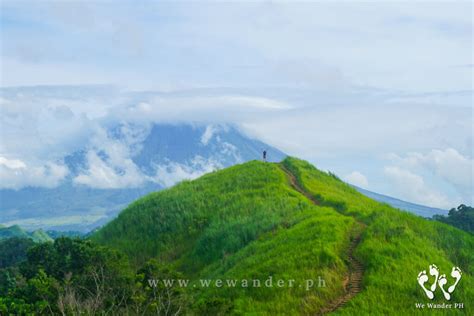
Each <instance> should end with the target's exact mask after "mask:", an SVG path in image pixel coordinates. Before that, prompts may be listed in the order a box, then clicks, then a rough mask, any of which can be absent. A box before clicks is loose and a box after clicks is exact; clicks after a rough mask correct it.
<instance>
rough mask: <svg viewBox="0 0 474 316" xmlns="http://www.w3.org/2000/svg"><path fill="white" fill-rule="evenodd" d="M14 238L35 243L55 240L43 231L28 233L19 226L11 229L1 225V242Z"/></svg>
mask: <svg viewBox="0 0 474 316" xmlns="http://www.w3.org/2000/svg"><path fill="white" fill-rule="evenodd" d="M13 237H18V238H29V239H32V240H33V241H34V242H39V243H41V242H47V241H53V239H52V238H51V237H50V236H49V235H48V234H47V233H45V232H44V231H43V230H41V229H38V230H35V231H33V232H27V231H26V230H24V229H23V228H21V227H20V226H18V225H13V226H9V227H5V226H1V225H0V240H3V239H8V238H13Z"/></svg>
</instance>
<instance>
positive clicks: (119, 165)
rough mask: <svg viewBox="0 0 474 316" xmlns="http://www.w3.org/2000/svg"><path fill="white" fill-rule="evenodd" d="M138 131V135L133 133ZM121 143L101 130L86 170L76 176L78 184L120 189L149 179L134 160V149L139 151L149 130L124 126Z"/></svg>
mask: <svg viewBox="0 0 474 316" xmlns="http://www.w3.org/2000/svg"><path fill="white" fill-rule="evenodd" d="M134 131H135V132H134ZM120 132H121V133H122V134H123V135H124V137H123V138H121V139H120V140H116V139H111V138H109V136H108V135H107V131H106V130H105V129H104V128H101V127H98V128H96V130H95V136H94V138H93V139H92V140H91V143H90V145H89V146H90V149H89V151H88V152H87V156H86V160H87V168H86V170H83V171H82V172H81V173H80V174H79V175H77V176H76V177H75V178H74V179H73V181H74V183H76V184H83V185H87V186H89V187H92V188H99V189H118V188H129V187H139V186H141V185H142V184H143V183H144V182H145V180H146V178H145V175H143V174H142V172H141V171H140V169H139V168H138V167H137V166H136V165H135V163H134V162H133V161H132V159H131V156H132V155H133V154H134V153H133V150H137V151H138V150H139V148H140V141H142V140H143V139H144V137H145V136H146V135H147V133H148V129H147V128H143V127H142V128H136V129H133V128H131V127H130V126H127V125H122V126H121V128H120Z"/></svg>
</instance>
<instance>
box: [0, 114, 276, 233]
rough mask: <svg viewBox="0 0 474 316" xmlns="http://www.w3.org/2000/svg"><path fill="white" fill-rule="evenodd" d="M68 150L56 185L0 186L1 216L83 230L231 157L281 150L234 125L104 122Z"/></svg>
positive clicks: (242, 159)
mask: <svg viewBox="0 0 474 316" xmlns="http://www.w3.org/2000/svg"><path fill="white" fill-rule="evenodd" d="M104 125H105V127H104V129H102V130H101V131H100V132H99V133H96V134H95V135H94V136H93V137H92V138H91V139H90V140H89V142H88V143H87V145H86V146H84V148H82V149H80V150H77V151H75V152H73V153H70V154H68V155H66V156H65V157H64V159H63V163H62V162H58V164H60V165H61V166H62V167H63V168H67V176H65V177H64V179H62V180H61V182H60V184H59V185H58V186H56V187H53V188H48V187H31V186H30V187H24V188H20V189H18V190H15V189H2V190H0V199H1V205H0V207H1V209H0V222H1V223H6V224H19V225H21V226H23V227H26V228H28V229H36V228H39V227H41V228H48V229H60V230H69V229H70V230H81V231H87V230H90V229H93V228H95V227H97V226H99V225H102V224H104V223H105V222H107V221H108V220H110V219H111V218H113V217H114V216H115V215H116V214H117V213H118V212H119V211H120V210H121V209H122V208H124V207H125V206H126V205H128V204H129V203H130V202H131V201H133V200H135V199H137V198H139V197H141V196H143V195H144V194H147V193H149V192H151V191H156V190H160V189H163V188H166V187H169V186H171V185H173V184H175V183H176V182H179V181H182V180H184V179H194V178H197V177H199V176H201V175H202V174H204V173H208V172H212V171H214V170H218V169H222V168H225V167H228V166H231V165H234V164H236V163H241V162H245V161H249V160H253V159H260V157H261V154H262V151H263V150H266V151H267V153H268V159H269V160H270V161H280V160H281V159H283V158H284V157H285V154H284V153H283V152H281V151H279V150H277V149H275V148H273V147H271V146H269V145H267V144H265V143H263V142H261V141H258V140H255V139H252V138H250V137H248V136H246V135H244V134H243V133H242V132H241V131H240V130H239V129H238V128H236V127H235V126H231V125H223V124H220V125H212V124H207V125H204V124H143V125H142V124H136V123H129V122H121V123H106V124H104Z"/></svg>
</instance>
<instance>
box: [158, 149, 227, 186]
mask: <svg viewBox="0 0 474 316" xmlns="http://www.w3.org/2000/svg"><path fill="white" fill-rule="evenodd" d="M154 167H155V170H156V174H155V176H154V177H151V179H152V180H153V181H154V182H157V183H159V184H161V185H163V186H165V187H169V186H172V185H174V184H175V183H177V182H179V181H182V180H191V179H196V178H198V177H200V176H202V175H203V174H205V173H208V172H211V171H214V170H217V169H220V168H222V165H221V164H220V163H219V162H217V161H215V160H213V159H205V158H203V157H201V156H195V157H194V158H193V159H192V161H191V162H190V163H189V164H181V163H176V162H172V161H170V162H168V163H165V164H159V165H155V166H154Z"/></svg>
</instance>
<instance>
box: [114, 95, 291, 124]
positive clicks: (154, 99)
mask: <svg viewBox="0 0 474 316" xmlns="http://www.w3.org/2000/svg"><path fill="white" fill-rule="evenodd" d="M142 99H143V98H142ZM129 102H130V103H131V104H132V105H127V106H125V107H118V108H113V109H111V111H110V116H111V117H114V118H116V119H120V120H138V121H154V122H204V123H215V122H221V123H228V122H233V123H236V122H240V121H242V120H245V119H247V118H248V117H249V116H256V117H261V116H264V115H268V114H269V113H278V112H282V111H287V110H290V109H291V108H292V106H291V105H289V104H288V103H287V102H283V101H279V100H278V99H274V98H266V97H258V96H247V95H219V94H217V95H208V96H203V95H200V94H196V95H193V96H191V97H189V96H167V97H164V96H160V95H159V94H158V93H156V94H152V95H151V96H149V97H147V98H146V101H141V102H136V103H133V102H134V100H133V98H132V100H129Z"/></svg>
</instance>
